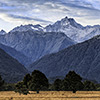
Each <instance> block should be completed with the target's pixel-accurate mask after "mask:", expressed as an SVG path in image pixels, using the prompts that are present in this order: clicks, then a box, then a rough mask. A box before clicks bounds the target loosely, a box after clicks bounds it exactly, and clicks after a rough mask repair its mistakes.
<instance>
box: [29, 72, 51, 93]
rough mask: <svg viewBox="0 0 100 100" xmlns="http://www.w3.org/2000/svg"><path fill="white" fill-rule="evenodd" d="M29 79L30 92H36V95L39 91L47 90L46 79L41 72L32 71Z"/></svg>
mask: <svg viewBox="0 0 100 100" xmlns="http://www.w3.org/2000/svg"><path fill="white" fill-rule="evenodd" d="M31 77H32V78H31V81H30V83H29V87H30V90H33V91H37V93H39V90H46V89H47V88H48V86H49V83H48V79H47V78H46V76H45V75H44V74H43V73H42V72H40V71H38V70H34V71H33V72H32V75H31Z"/></svg>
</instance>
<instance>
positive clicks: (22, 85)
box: [0, 70, 100, 95]
mask: <svg viewBox="0 0 100 100" xmlns="http://www.w3.org/2000/svg"><path fill="white" fill-rule="evenodd" d="M97 90H100V84H96V83H93V82H91V81H88V80H85V81H82V77H81V76H80V75H78V74H77V73H76V72H74V71H69V73H68V74H67V75H66V76H65V78H64V79H63V80H61V79H56V80H55V81H54V82H53V83H52V84H50V83H49V81H48V79H47V77H46V76H45V74H43V73H42V72H40V71H38V70H34V71H33V72H32V74H27V75H25V77H24V79H23V80H22V81H20V82H18V83H15V84H8V83H5V82H4V81H3V80H2V78H1V76H0V91H15V92H18V93H19V94H26V95H27V94H28V93H30V92H29V91H36V93H39V91H73V93H75V92H76V91H97Z"/></svg>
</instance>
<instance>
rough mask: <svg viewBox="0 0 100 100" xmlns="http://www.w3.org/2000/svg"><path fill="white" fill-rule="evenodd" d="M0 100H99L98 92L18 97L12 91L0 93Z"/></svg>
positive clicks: (55, 92)
mask: <svg viewBox="0 0 100 100" xmlns="http://www.w3.org/2000/svg"><path fill="white" fill-rule="evenodd" d="M0 100H100V91H77V92H76V93H75V94H74V93H72V92H71V91H69V92H67V91H40V93H39V94H36V92H31V93H30V94H28V95H19V94H18V93H15V92H13V91H10V92H5V91H4V92H0Z"/></svg>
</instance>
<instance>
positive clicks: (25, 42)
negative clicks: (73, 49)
mask: <svg viewBox="0 0 100 100" xmlns="http://www.w3.org/2000/svg"><path fill="white" fill-rule="evenodd" d="M0 43H2V44H3V45H7V46H9V47H11V48H14V49H15V50H17V51H19V52H20V53H22V54H24V55H25V56H26V57H27V58H29V59H31V60H30V61H26V63H24V65H28V64H29V63H31V62H34V61H36V60H38V59H39V58H41V57H43V56H44V55H46V54H51V53H54V52H58V51H59V50H62V49H64V48H66V47H68V46H70V45H73V44H75V42H74V41H73V40H71V39H70V38H68V37H67V36H66V35H65V34H64V33H61V32H56V33H55V32H41V31H32V30H28V31H21V32H19V31H15V32H10V33H8V34H6V35H2V36H0ZM13 57H14V56H13ZM14 58H16V57H14ZM19 60H20V59H19ZM23 60H24V58H22V61H23ZM19 62H21V61H19ZM21 63H22V62H21Z"/></svg>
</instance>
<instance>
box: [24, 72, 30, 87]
mask: <svg viewBox="0 0 100 100" xmlns="http://www.w3.org/2000/svg"><path fill="white" fill-rule="evenodd" d="M31 79H32V77H31V75H30V74H26V75H25V77H24V79H23V84H24V85H25V86H26V87H27V88H28V85H29V82H30V81H31Z"/></svg>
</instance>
